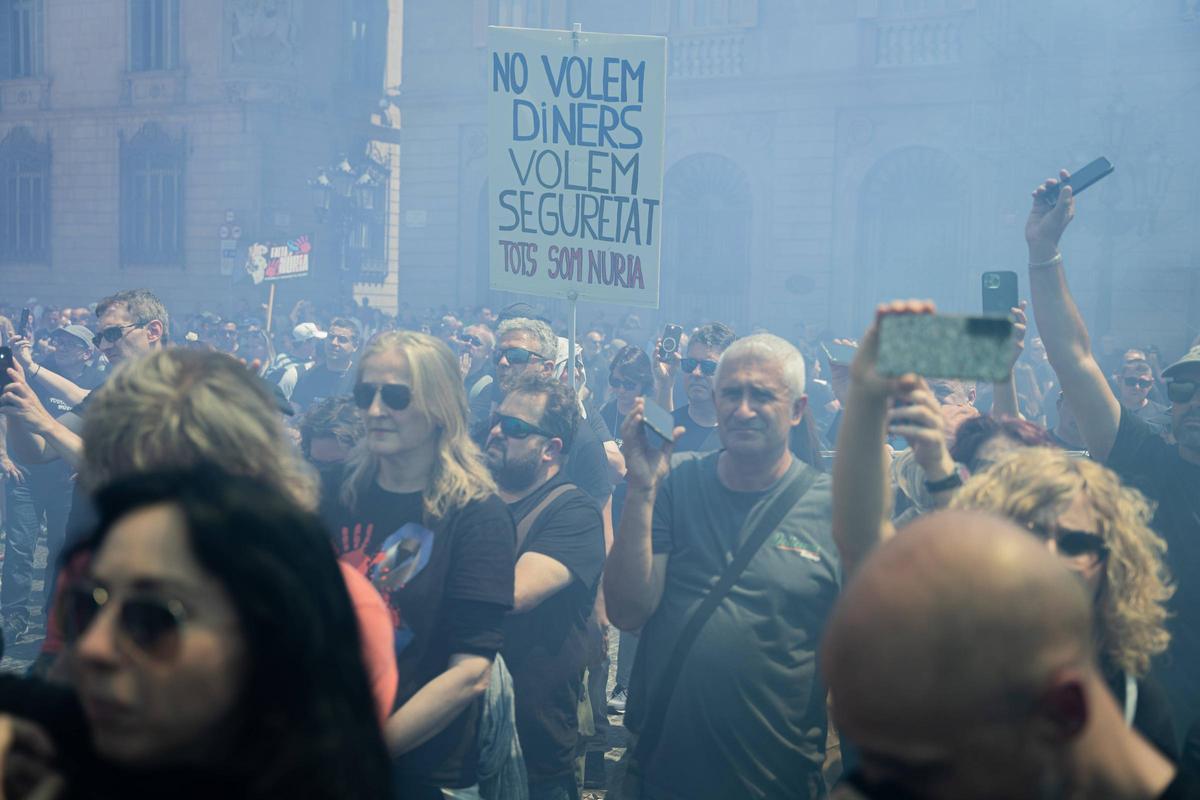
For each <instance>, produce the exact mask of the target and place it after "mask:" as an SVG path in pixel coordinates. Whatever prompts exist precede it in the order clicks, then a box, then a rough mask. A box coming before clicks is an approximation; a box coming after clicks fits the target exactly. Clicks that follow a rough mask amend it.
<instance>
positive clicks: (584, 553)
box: [504, 475, 604, 781]
mask: <svg viewBox="0 0 1200 800" xmlns="http://www.w3.org/2000/svg"><path fill="white" fill-rule="evenodd" d="M565 483H567V481H566V479H565V478H564V477H562V476H561V475H559V476H557V477H555V478H552V479H551V480H549V481H547V482H546V484H545V485H543V486H542V487H541V488H540V489H538V490H537V491H535V492H534V493H533V494H531V495H529V496H528V497H526V498H523V499H521V500H518V501H517V502H515V503H510V504H509V510H510V511H512V514H513V518H514V519H516V520H518V522H519V521H520V520H521V519H523V518H524V517H525V516H526V515H527V514H529V512H531V511H532V510H533V509H534V508H535V507H537V505H538V504H540V503H541V502H542V501H543V500H544V499H545V497H546V495H547V494H549V493H550V492H552V491H554V490H555V489H556V488H557V487H559V486H562V485H563V484H565ZM525 553H540V554H542V555H545V556H549V557H550V558H553V559H554V560H555V561H557V562H559V563H560V564H562V565H563V566H565V567H566V568H567V569H568V570H570V572H571V582H570V584H568V585H567V587H566V588H564V589H562V590H560V591H559V592H557V593H555V594H554V595H551V596H550V597H548V598H546V599H545V600H544V601H542V603H541V604H540V605H538V606H537V607H536V608H533V609H532V610H530V611H528V612H526V613H524V614H510V615H509V616H508V619H507V621H506V623H505V626H504V660H505V661H506V662H507V663H508V668H509V671H510V672H512V676H513V691H514V694H515V696H516V710H517V733H518V735H519V736H520V738H521V747H522V749H523V750H524V752H525V766H526V768H527V769H528V770H529V779H530V780H531V781H545V780H549V779H551V778H557V777H562V776H565V775H570V774H572V772H573V771H574V768H575V766H574V759H575V745H576V742H577V740H578V738H579V723H578V720H577V718H576V709H577V707H578V705H579V693H580V687H581V685H582V680H583V668H584V664H585V659H586V626H587V621H588V617H589V616H590V615H591V613H592V606H593V604H594V603H595V600H596V588H597V586H598V585H599V583H600V572H601V571H602V570H603V568H604V526H603V522H602V520H601V517H600V511H599V509H597V507H596V504H595V503H594V502H592V500H591V498H590V497H588V496H587V495H586V494H584V493H583V492H582V491H580V490H579V489H576V488H572V489H569V490H567V491H566V492H565V493H564V494H562V495H561V496H559V497H557V498H555V500H554V501H553V502H552V503H551V504H550V505H549V506H547V507H546V508H545V509H544V510H543V511H542V513H541V515H540V516H539V517H538V518H537V521H536V522H535V523H534V524H533V527H532V528H531V529H530V531H529V534H528V536H526V537H525V541H524V542H522V543H521V546H520V548H519V551H518V554H517V558H518V559H519V558H520V557H521V556H522V555H524V554H525Z"/></svg>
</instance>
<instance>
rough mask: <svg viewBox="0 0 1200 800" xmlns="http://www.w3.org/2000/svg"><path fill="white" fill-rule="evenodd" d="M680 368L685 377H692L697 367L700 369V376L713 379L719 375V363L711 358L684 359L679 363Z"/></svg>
mask: <svg viewBox="0 0 1200 800" xmlns="http://www.w3.org/2000/svg"><path fill="white" fill-rule="evenodd" d="M679 366H680V368H681V369H682V370H683V374H684V375H691V374H692V373H693V372H695V371H696V367H697V366H698V367H700V374H701V375H704V376H706V377H711V376H713V375H716V374H717V362H716V361H713V360H712V359H711V358H705V359H699V358H684V359H681V360H680V362H679Z"/></svg>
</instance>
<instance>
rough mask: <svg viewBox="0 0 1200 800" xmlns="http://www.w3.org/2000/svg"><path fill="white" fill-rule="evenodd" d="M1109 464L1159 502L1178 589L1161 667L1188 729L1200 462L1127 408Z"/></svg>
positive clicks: (1199, 680) (1158, 524)
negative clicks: (1190, 460)
mask: <svg viewBox="0 0 1200 800" xmlns="http://www.w3.org/2000/svg"><path fill="white" fill-rule="evenodd" d="M1107 463H1108V466H1109V468H1111V469H1112V470H1113V471H1114V472H1116V473H1117V474H1118V475H1119V476H1120V477H1121V480H1122V481H1124V482H1125V483H1127V484H1129V485H1131V486H1134V487H1136V488H1138V489H1140V490H1141V491H1142V492H1143V493H1144V494H1145V495H1146V496H1147V497H1148V498H1150V500H1152V501H1153V502H1154V503H1156V504H1157V508H1156V510H1155V513H1154V520H1153V522H1152V523H1151V524H1152V526H1153V527H1154V530H1156V531H1157V532H1158V533H1159V535H1160V536H1162V537H1163V538H1164V539H1165V540H1166V542H1167V553H1166V557H1165V559H1164V560H1165V562H1166V566H1167V569H1168V570H1170V574H1171V578H1172V579H1173V580H1174V581H1175V583H1176V586H1177V589H1176V592H1175V595H1174V596H1173V597H1172V598H1171V600H1170V601H1169V602H1168V604H1167V607H1168V609H1169V610H1170V611H1171V612H1172V614H1173V616H1171V617H1170V618H1168V620H1167V629H1168V630H1169V631H1170V632H1171V646H1170V649H1168V650H1167V652H1166V654H1165V655H1164V656H1163V657H1161V658H1160V659H1159V661H1158V663H1157V664H1156V669H1157V670H1159V673H1158V677H1159V679H1160V680H1161V681H1162V684H1163V687H1164V688H1165V689H1166V690H1167V696H1168V698H1170V700H1171V706H1172V708H1173V709H1174V712H1175V722H1176V724H1177V725H1179V726H1182V728H1184V729H1186V728H1187V727H1188V726H1190V725H1191V723H1192V721H1193V720H1194V719H1195V718H1196V716H1197V712H1198V711H1200V465H1198V464H1193V463H1191V462H1189V461H1185V460H1184V458H1183V457H1182V456H1181V455H1180V454H1179V448H1178V446H1176V445H1170V444H1167V443H1166V442H1165V441H1163V439H1162V438H1161V437H1159V435H1158V434H1157V433H1156V432H1155V431H1154V429H1153V428H1152V427H1151V426H1150V425H1148V424H1147V423H1146V422H1145V421H1144V420H1141V419H1139V418H1138V417H1137V416H1135V415H1134V414H1132V413H1130V412H1129V411H1128V410H1126V409H1124V408H1122V409H1121V424H1120V428H1119V429H1118V431H1117V439H1116V441H1115V442H1114V443H1113V448H1112V452H1111V453H1109V456H1108V462H1107Z"/></svg>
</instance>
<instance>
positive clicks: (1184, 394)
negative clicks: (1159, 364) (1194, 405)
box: [1167, 381, 1196, 403]
mask: <svg viewBox="0 0 1200 800" xmlns="http://www.w3.org/2000/svg"><path fill="white" fill-rule="evenodd" d="M1195 396H1196V382H1195V381H1169V382H1168V383H1167V399H1168V400H1170V401H1171V402H1172V403H1190V402H1192V398H1193V397H1195Z"/></svg>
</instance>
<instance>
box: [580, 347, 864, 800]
mask: <svg viewBox="0 0 1200 800" xmlns="http://www.w3.org/2000/svg"><path fill="white" fill-rule="evenodd" d="M713 394H714V402H715V405H716V410H717V426H718V432H719V434H720V437H721V443H722V445H723V449H722V450H719V451H716V452H711V453H683V454H681V455H679V456H677V457H676V458H674V459H671V458H670V454H671V450H672V444H666V445H664V446H663V447H662V449H657V448H655V447H654V446H653V445H652V444H650V443H649V441H648V439H647V434H646V430H645V427H644V426H643V424H642V421H643V419H644V418H645V413H644V412H645V402H644V401H643V400H638V401H637V404H636V405H635V406H634V409H633V412H632V413H631V414H629V416H628V417H627V419H626V421H625V425H624V426H623V429H622V435H623V437H624V445H623V452H624V454H625V462H626V465H627V468H628V472H627V480H628V493H627V495H626V500H625V508H624V511H623V513H622V516H621V521H620V527H619V528H618V532H617V535H616V539H615V542H614V544H613V548H612V552H611V553H610V555H609V559H608V564H607V566H606V568H605V575H604V591H605V597H606V600H607V603H608V615H609V619H611V620H612V622H613V624H615V625H616V626H617V627H619V628H621V629H622V630H636V629H638V628H642V627H643V626H644V630H643V632H642V637H641V643H640V646H639V648H638V652H637V658H636V660H635V662H634V670H633V677H632V681H631V683H632V686H631V687H630V691H629V702H628V706H627V710H626V716H625V724H626V726H627V727H628V728H629V729H630V730H631V731H632V732H633V733H634V734H635V735H636V743H631V745H630V747H629V749H628V750H627V751H626V760H627V761H629V762H632V764H631V765H629V766H636V769H630V770H629V771H628V772H626V773H625V774H624V775H623V777H621V779H620V780H621V786H620V791H619V793H618V795H617V796H618V797H624V796H630V795H632V794H633V791H634V790H635V789H636V790H637V791H639V792H640V797H642V798H644V799H645V800H655V798H666V799H667V800H675V799H676V798H689V800H705V799H706V798H713V799H714V800H716V799H717V798H729V797H765V798H796V799H797V800H807V798H817V797H822V796H823V795H824V784H823V780H822V777H821V765H822V763H823V761H824V757H825V735H826V729H827V720H826V712H825V690H824V688H823V687H822V685H821V682H820V679H819V676H818V675H817V668H816V665H817V657H816V645H817V642H818V641H819V640H820V638H821V634H822V631H823V629H824V626H825V620H826V618H827V617H828V615H829V613H830V610H831V609H832V607H833V603H834V600H835V599H836V597H837V593H838V588H839V586H840V581H841V575H840V567H839V563H838V558H837V552H836V549H835V547H834V543H833V537H832V533H831V529H830V517H831V506H830V483H829V479H828V477H827V476H825V475H822V474H821V473H819V472H817V471H816V470H814V469H813V468H811V467H809V466H807V465H805V464H803V463H801V462H800V461H798V460H797V459H795V458H794V457H793V456H792V454H791V451H790V450H789V449H788V434H789V433H790V432H791V429H792V428H793V427H795V426H796V425H798V424H800V419H801V416H802V415H803V413H804V407H805V404H806V401H807V398H806V397H805V395H804V359H803V357H802V356H801V355H800V352H799V351H798V350H796V348H795V347H793V346H792V345H791V344H789V343H787V342H786V341H784V340H783V339H780V338H779V337H778V336H772V335H770V334H757V335H754V336H748V337H746V338H745V339H741V340H739V341H737V342H735V343H734V344H732V345H731V346H730V347H729V348H728V349H726V350H725V352H724V353H723V354H722V355H721V360H720V363H719V365H718V367H717V372H716V385H715V388H714V392H713ZM682 434H683V428H682V427H677V428H675V430H674V436H675V438H676V439H677V438H678V437H679V436H681V435H682Z"/></svg>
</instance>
